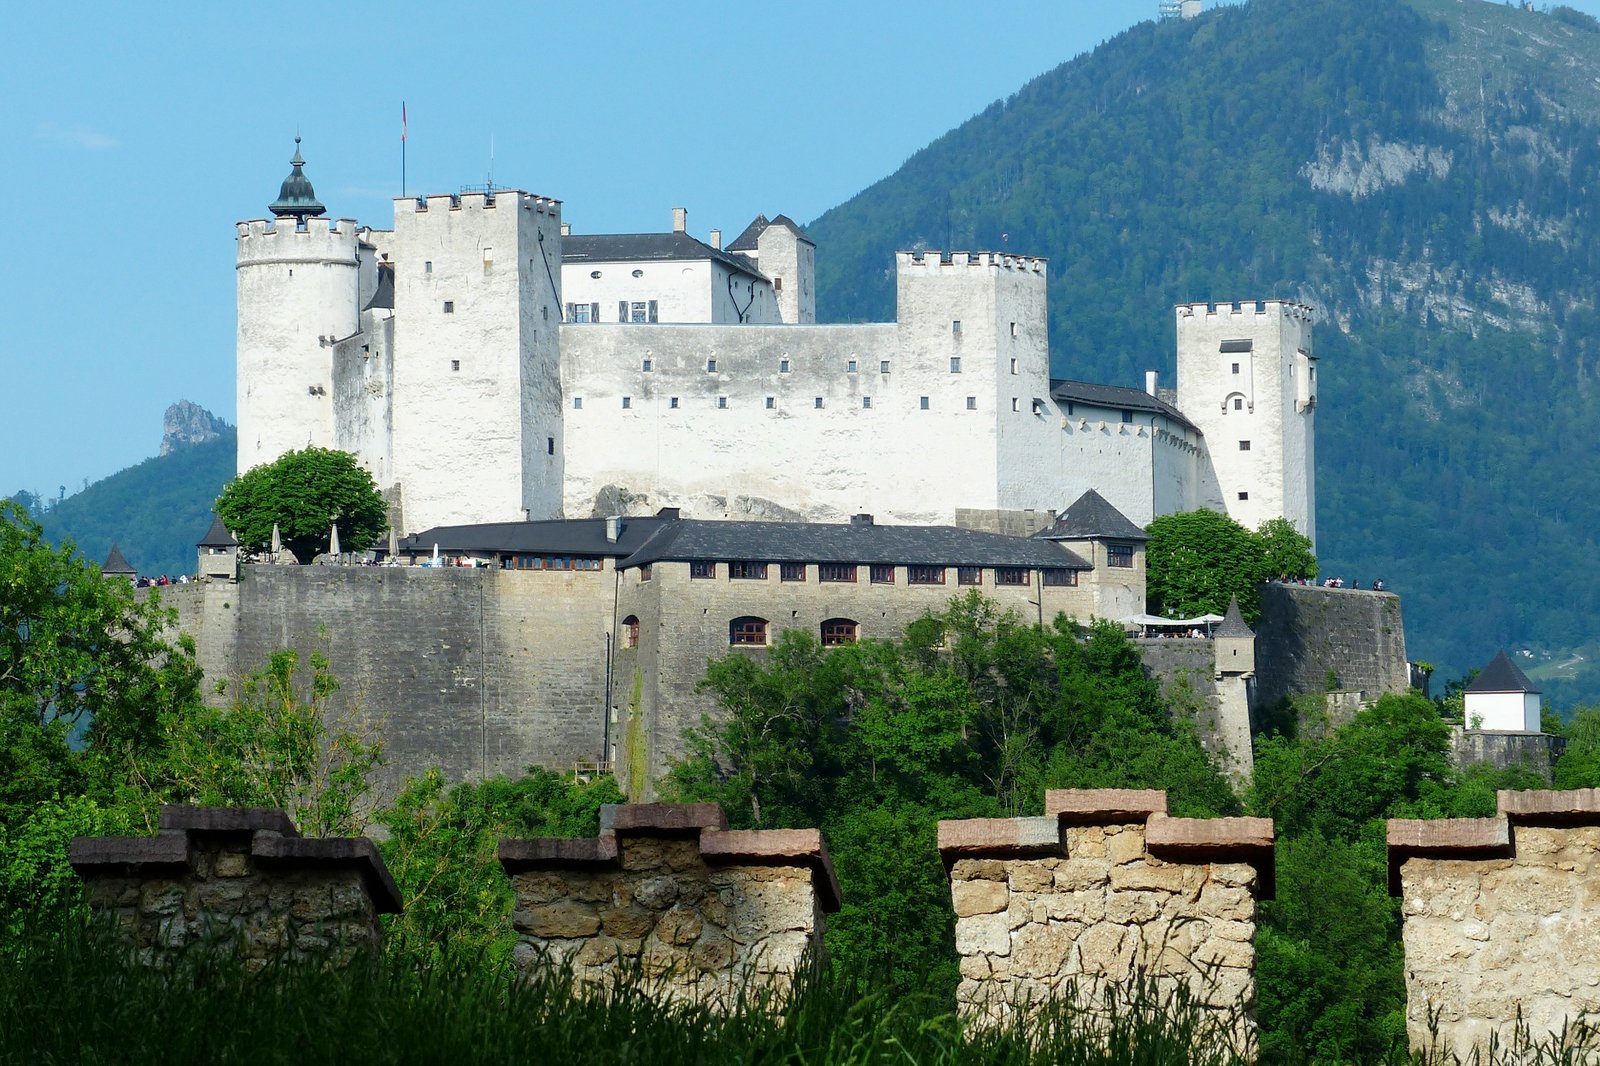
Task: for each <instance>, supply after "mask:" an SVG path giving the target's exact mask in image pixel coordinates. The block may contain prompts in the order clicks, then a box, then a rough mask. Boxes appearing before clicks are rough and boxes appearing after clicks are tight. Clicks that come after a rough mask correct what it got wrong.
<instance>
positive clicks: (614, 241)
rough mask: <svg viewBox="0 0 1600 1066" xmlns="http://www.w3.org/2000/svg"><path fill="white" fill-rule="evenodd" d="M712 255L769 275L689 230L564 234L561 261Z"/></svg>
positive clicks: (755, 273)
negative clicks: (699, 237)
mask: <svg viewBox="0 0 1600 1066" xmlns="http://www.w3.org/2000/svg"><path fill="white" fill-rule="evenodd" d="M691 259H712V260H715V261H716V262H719V263H721V264H723V265H724V266H726V267H729V268H731V269H733V270H737V271H739V272H740V273H742V274H749V275H750V276H751V277H753V278H758V279H760V280H762V281H765V280H766V275H765V274H763V273H761V271H759V270H757V269H756V268H755V264H753V263H751V262H750V260H748V259H746V258H745V257H744V256H742V255H730V254H728V252H726V251H720V250H718V249H716V248H713V247H711V245H709V244H706V243H705V242H704V241H697V240H695V239H694V238H693V237H691V236H689V235H688V234H687V233H593V234H585V235H577V234H574V235H571V236H568V237H564V238H562V242H561V262H562V263H619V262H620V263H629V262H649V261H652V260H655V261H660V262H669V261H676V260H691Z"/></svg>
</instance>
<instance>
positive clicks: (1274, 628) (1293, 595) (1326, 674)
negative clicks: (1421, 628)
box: [1255, 582, 1411, 706]
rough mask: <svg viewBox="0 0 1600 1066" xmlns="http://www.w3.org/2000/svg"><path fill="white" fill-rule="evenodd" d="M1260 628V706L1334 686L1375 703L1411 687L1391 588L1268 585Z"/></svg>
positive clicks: (1396, 602) (1396, 599) (1403, 636)
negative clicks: (1358, 694) (1332, 681)
mask: <svg viewBox="0 0 1600 1066" xmlns="http://www.w3.org/2000/svg"><path fill="white" fill-rule="evenodd" d="M1255 630H1256V664H1257V667H1256V678H1257V681H1256V698H1257V700H1258V705H1260V706H1267V705H1270V704H1273V703H1276V702H1277V701H1278V700H1280V699H1282V698H1283V697H1285V696H1292V695H1294V694H1296V693H1302V692H1326V691H1327V690H1328V689H1329V688H1330V687H1331V688H1336V689H1346V690H1353V691H1359V692H1361V693H1363V694H1364V698H1366V699H1369V700H1371V699H1377V698H1378V697H1379V696H1382V695H1383V694H1384V693H1387V692H1406V691H1407V690H1408V689H1409V688H1410V687H1411V671H1410V667H1409V665H1408V664H1407V662H1406V634H1405V627H1404V625H1403V623H1402V622H1401V619H1400V597H1399V596H1396V595H1395V594H1394V593H1392V592H1372V591H1369V590H1365V589H1330V588H1323V587H1321V586H1316V585H1284V584H1278V583H1277V582H1269V583H1268V584H1265V585H1263V586H1261V619H1260V621H1259V622H1258V623H1257V624H1256V627H1255ZM1330 675H1332V678H1333V680H1334V684H1332V685H1331V686H1330V684H1329V680H1330Z"/></svg>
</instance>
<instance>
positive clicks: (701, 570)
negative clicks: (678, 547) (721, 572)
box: [689, 559, 717, 581]
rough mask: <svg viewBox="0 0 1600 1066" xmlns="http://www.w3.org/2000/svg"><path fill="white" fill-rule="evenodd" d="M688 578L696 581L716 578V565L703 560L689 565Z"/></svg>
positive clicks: (696, 560) (694, 561) (697, 560)
mask: <svg viewBox="0 0 1600 1066" xmlns="http://www.w3.org/2000/svg"><path fill="white" fill-rule="evenodd" d="M689 576H690V577H691V578H693V579H694V580H696V581H708V580H711V579H712V578H715V577H716V576H717V564H716V563H713V562H707V561H706V560H703V559H695V560H693V561H691V562H690V563H689Z"/></svg>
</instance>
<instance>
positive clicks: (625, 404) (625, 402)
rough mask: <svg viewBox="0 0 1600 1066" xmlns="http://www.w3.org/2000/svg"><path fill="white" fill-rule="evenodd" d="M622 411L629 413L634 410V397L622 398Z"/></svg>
mask: <svg viewBox="0 0 1600 1066" xmlns="http://www.w3.org/2000/svg"><path fill="white" fill-rule="evenodd" d="M622 409H623V410H624V411H629V410H632V409H633V397H632V396H624V397H623V398H622Z"/></svg>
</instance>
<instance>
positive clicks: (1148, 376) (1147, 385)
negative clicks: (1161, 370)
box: [1144, 370, 1157, 396]
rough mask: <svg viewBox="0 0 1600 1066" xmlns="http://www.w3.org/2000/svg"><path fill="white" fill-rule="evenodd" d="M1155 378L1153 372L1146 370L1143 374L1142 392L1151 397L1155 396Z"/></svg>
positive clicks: (1155, 375)
mask: <svg viewBox="0 0 1600 1066" xmlns="http://www.w3.org/2000/svg"><path fill="white" fill-rule="evenodd" d="M1156 377H1157V374H1156V372H1155V371H1154V370H1146V371H1145V372H1144V391H1145V392H1148V393H1149V394H1150V395H1151V396H1154V395H1155V394H1156Z"/></svg>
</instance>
